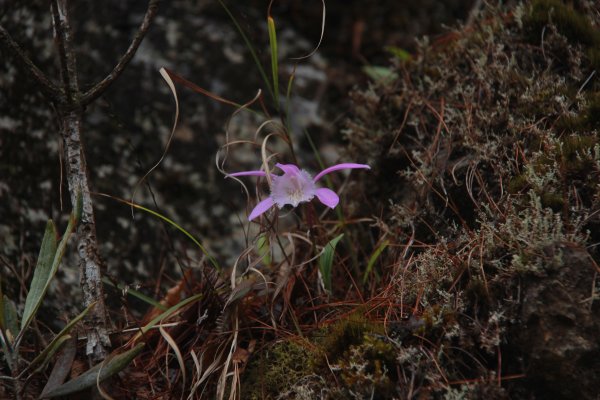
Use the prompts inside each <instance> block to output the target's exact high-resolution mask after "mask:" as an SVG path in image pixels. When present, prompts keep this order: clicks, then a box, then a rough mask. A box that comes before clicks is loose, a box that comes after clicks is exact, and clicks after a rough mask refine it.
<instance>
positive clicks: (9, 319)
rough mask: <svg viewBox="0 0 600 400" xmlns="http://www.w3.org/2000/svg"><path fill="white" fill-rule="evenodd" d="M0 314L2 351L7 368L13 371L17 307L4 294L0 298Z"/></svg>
mask: <svg viewBox="0 0 600 400" xmlns="http://www.w3.org/2000/svg"><path fill="white" fill-rule="evenodd" d="M0 306H1V307H2V314H3V315H4V316H3V318H4V321H3V326H2V327H1V329H0V342H1V344H2V352H3V353H4V359H5V360H6V363H7V364H8V369H10V370H11V371H13V368H14V364H15V358H16V354H15V352H14V350H13V349H14V346H13V344H14V342H15V335H16V332H17V330H18V329H19V323H18V317H17V309H16V308H15V304H14V303H13V302H12V301H11V300H10V299H9V298H8V297H6V295H3V296H2V298H1V299H0Z"/></svg>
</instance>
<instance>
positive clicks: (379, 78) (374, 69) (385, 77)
mask: <svg viewBox="0 0 600 400" xmlns="http://www.w3.org/2000/svg"><path fill="white" fill-rule="evenodd" d="M362 70H363V72H364V73H365V74H367V76H368V77H369V78H371V79H372V80H374V81H375V82H389V81H393V80H395V79H398V74H396V73H395V72H394V71H392V70H391V69H390V68H387V67H378V66H365V67H363V68H362Z"/></svg>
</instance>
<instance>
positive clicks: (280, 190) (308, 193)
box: [271, 170, 317, 208]
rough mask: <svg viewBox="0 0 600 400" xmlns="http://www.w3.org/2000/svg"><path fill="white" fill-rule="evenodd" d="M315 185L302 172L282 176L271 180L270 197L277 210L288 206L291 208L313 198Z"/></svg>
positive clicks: (309, 177)
mask: <svg viewBox="0 0 600 400" xmlns="http://www.w3.org/2000/svg"><path fill="white" fill-rule="evenodd" d="M316 190H317V189H316V186H315V183H314V182H313V180H312V177H311V176H310V175H309V174H308V173H307V172H306V171H304V170H300V171H299V172H298V173H296V174H285V173H284V174H283V175H281V176H276V177H274V178H273V183H272V186H271V197H273V201H274V202H275V204H277V206H278V207H279V208H282V207H283V206H284V205H286V204H289V205H291V206H293V207H296V206H298V204H300V203H303V202H307V201H310V200H312V198H313V197H315V191H316Z"/></svg>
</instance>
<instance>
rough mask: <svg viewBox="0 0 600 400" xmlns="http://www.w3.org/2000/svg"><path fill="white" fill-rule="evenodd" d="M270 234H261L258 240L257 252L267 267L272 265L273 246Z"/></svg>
mask: <svg viewBox="0 0 600 400" xmlns="http://www.w3.org/2000/svg"><path fill="white" fill-rule="evenodd" d="M267 235H268V233H263V234H261V235H260V236H259V237H258V239H257V240H256V251H257V252H258V255H259V256H260V258H262V261H263V263H264V264H265V265H271V248H270V247H271V246H270V245H269V237H268V236H267Z"/></svg>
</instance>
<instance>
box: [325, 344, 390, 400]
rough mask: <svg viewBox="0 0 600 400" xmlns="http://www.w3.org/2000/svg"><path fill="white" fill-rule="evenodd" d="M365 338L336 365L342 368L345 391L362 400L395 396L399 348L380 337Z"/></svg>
mask: <svg viewBox="0 0 600 400" xmlns="http://www.w3.org/2000/svg"><path fill="white" fill-rule="evenodd" d="M363 339H364V340H363V342H362V343H361V344H360V345H357V346H352V348H351V349H350V351H349V353H348V355H347V356H346V357H344V358H343V359H341V360H339V362H338V363H337V365H336V366H338V367H340V368H341V371H342V372H341V374H340V375H341V380H342V382H343V384H344V389H345V390H347V391H350V392H351V393H355V394H358V395H359V396H360V398H372V399H388V398H392V397H393V396H394V394H395V383H394V379H392V373H393V372H394V371H395V369H396V368H395V366H396V364H397V360H396V357H395V355H396V348H395V347H394V345H393V344H391V343H390V342H387V341H386V340H385V339H383V338H382V337H379V336H377V335H370V334H365V335H364V338H363Z"/></svg>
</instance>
